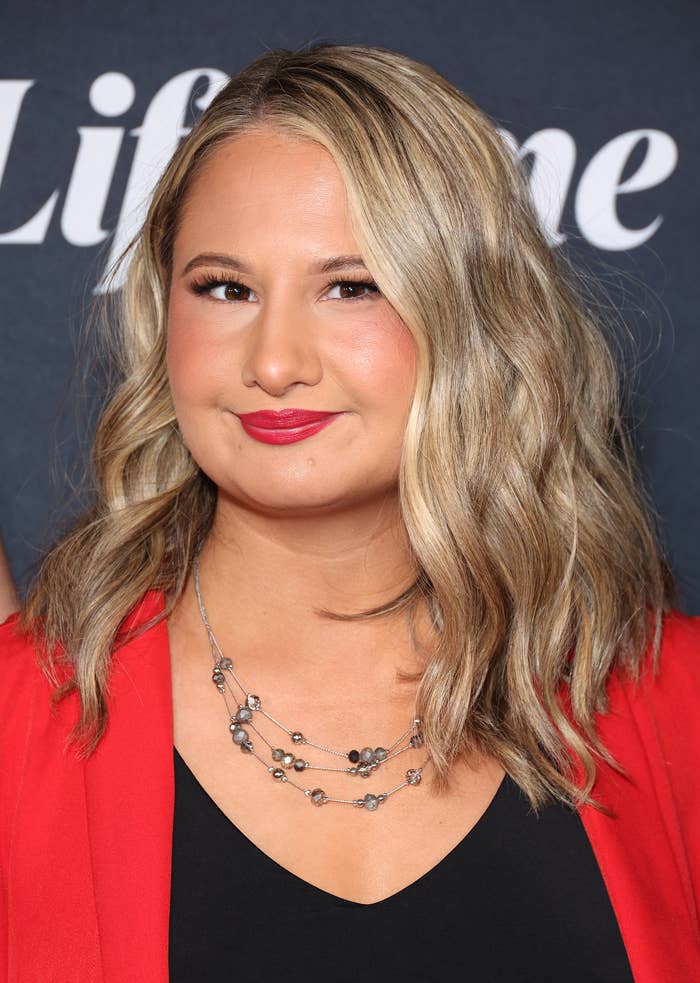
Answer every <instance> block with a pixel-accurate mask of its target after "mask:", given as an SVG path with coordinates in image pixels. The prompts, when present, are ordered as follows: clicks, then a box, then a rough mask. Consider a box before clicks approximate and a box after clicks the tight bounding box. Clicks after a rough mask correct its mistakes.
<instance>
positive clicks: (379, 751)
mask: <svg viewBox="0 0 700 983" xmlns="http://www.w3.org/2000/svg"><path fill="white" fill-rule="evenodd" d="M388 754H389V752H388V751H387V749H386V748H383V747H377V748H375V749H374V756H375V758H376V759H377V761H386V759H387V755H388Z"/></svg>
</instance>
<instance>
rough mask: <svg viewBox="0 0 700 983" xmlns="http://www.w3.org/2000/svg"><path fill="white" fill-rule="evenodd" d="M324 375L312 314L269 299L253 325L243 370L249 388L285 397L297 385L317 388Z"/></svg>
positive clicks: (288, 302)
mask: <svg viewBox="0 0 700 983" xmlns="http://www.w3.org/2000/svg"><path fill="white" fill-rule="evenodd" d="M322 375H323V371H322V365H321V359H320V357H319V352H318V350H317V345H316V341H315V338H314V332H313V329H312V324H311V315H310V313H309V312H306V313H305V312H304V311H302V310H301V309H300V306H299V304H298V302H297V303H293V302H292V301H291V300H289V299H285V298H282V297H279V298H277V299H270V298H268V299H267V300H266V301H265V302H264V303H263V304H262V305H261V309H260V310H259V311H258V312H257V314H256V317H255V319H254V321H253V322H252V324H251V325H250V333H249V336H248V339H247V344H246V346H245V355H244V359H243V364H242V367H241V379H242V382H243V385H245V386H247V387H250V388H252V387H254V386H259V387H260V388H261V389H264V390H265V392H266V393H269V394H270V395H271V396H283V395H284V394H285V393H286V392H287V391H288V390H290V389H292V388H293V387H294V386H297V385H306V386H314V385H316V384H317V383H318V382H319V381H320V380H321V377H322Z"/></svg>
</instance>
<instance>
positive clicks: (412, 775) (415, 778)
mask: <svg viewBox="0 0 700 983" xmlns="http://www.w3.org/2000/svg"><path fill="white" fill-rule="evenodd" d="M420 780H421V769H420V768H409V769H408V771H407V772H406V781H407V782H408V784H409V785H420Z"/></svg>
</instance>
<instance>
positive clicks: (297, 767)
mask: <svg viewBox="0 0 700 983" xmlns="http://www.w3.org/2000/svg"><path fill="white" fill-rule="evenodd" d="M307 764H308V762H307V761H304V759H303V758H297V759H296V761H295V762H294V771H303V770H304V769H305V768H306V766H307Z"/></svg>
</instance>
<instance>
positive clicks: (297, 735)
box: [292, 730, 304, 744]
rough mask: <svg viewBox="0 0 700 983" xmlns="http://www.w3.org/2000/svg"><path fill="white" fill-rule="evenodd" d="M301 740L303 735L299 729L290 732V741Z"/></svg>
mask: <svg viewBox="0 0 700 983" xmlns="http://www.w3.org/2000/svg"><path fill="white" fill-rule="evenodd" d="M303 741H304V735H303V734H302V733H301V731H298V730H295V731H294V733H293V734H292V743H294V744H302V743H303Z"/></svg>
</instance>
